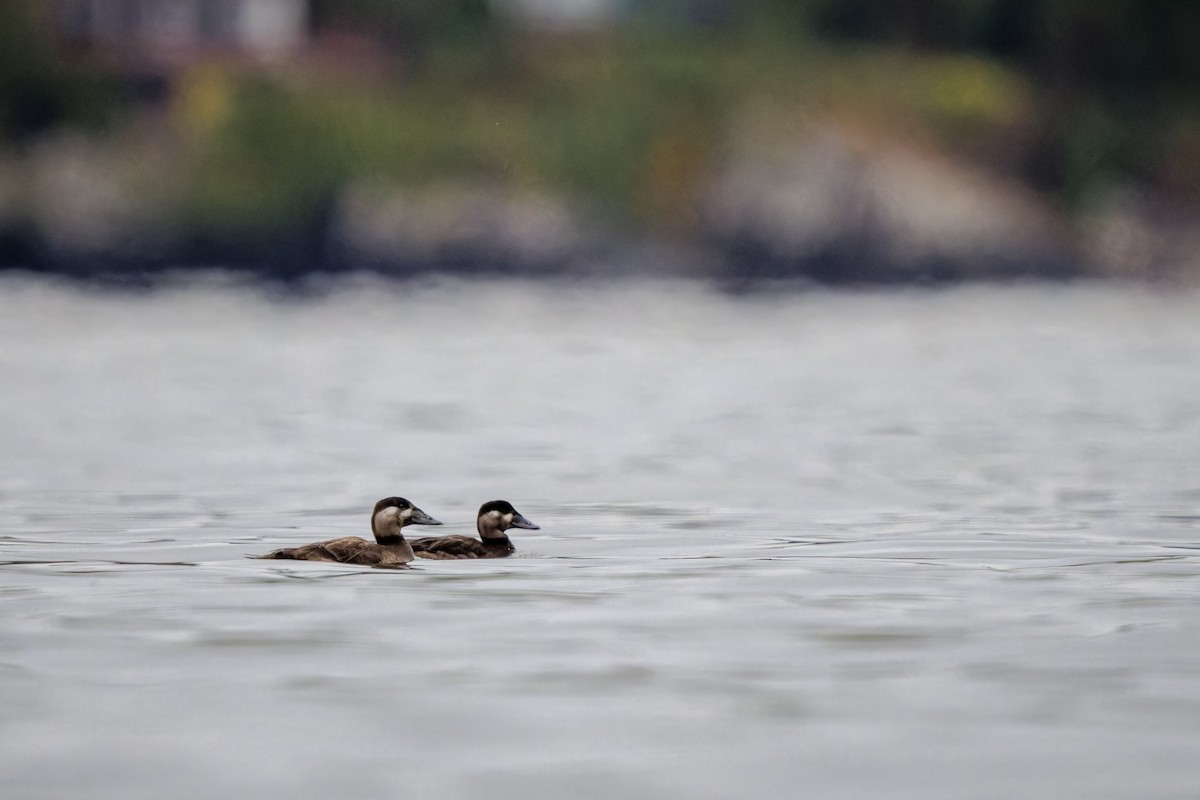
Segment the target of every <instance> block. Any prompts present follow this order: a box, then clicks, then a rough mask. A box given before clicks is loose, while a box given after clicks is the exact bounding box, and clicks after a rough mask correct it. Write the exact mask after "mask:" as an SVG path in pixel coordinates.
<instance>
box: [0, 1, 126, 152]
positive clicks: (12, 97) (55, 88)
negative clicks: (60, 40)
mask: <svg viewBox="0 0 1200 800" xmlns="http://www.w3.org/2000/svg"><path fill="white" fill-rule="evenodd" d="M37 14H38V6H37V5H35V3H34V2H32V0H7V2H0V135H2V136H3V137H4V138H6V139H9V140H20V139H25V138H27V137H29V136H31V135H35V134H37V133H39V132H41V131H43V130H46V129H47V128H50V127H52V126H54V125H57V124H62V123H73V124H79V125H89V126H94V125H98V124H102V123H104V122H106V121H108V120H109V119H110V117H111V116H112V114H113V112H114V111H115V107H116V104H117V100H118V92H117V81H116V80H115V79H114V78H113V77H112V76H108V75H103V74H96V73H92V72H89V71H85V70H82V69H78V68H74V67H72V66H69V65H66V64H64V63H62V62H61V61H60V60H58V59H57V58H55V57H54V55H53V53H51V52H50V51H49V50H48V48H47V47H46V44H45V37H44V36H43V35H42V30H41V28H40V26H39V19H38V16H37Z"/></svg>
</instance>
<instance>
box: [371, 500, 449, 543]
mask: <svg viewBox="0 0 1200 800" xmlns="http://www.w3.org/2000/svg"><path fill="white" fill-rule="evenodd" d="M441 524H442V523H440V522H438V521H437V520H436V519H434V518H433V517H431V516H429V515H428V514H426V513H425V512H424V511H422V510H421V509H419V508H417V507H416V506H414V505H413V504H412V503H410V502H408V501H407V500H405V499H404V498H403V497H385V498H383V499H382V500H380V501H379V502H378V503H376V504H375V510H374V511H372V512H371V533H373V534H375V541H377V542H379V543H380V544H400V543H401V542H403V541H404V533H403V528H404V526H405V525H441Z"/></svg>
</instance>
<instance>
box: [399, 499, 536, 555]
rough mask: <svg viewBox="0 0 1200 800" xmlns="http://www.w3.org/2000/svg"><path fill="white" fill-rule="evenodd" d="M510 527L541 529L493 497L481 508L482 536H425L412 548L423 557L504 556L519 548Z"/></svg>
mask: <svg viewBox="0 0 1200 800" xmlns="http://www.w3.org/2000/svg"><path fill="white" fill-rule="evenodd" d="M509 528H527V529H529V530H535V531H536V530H539V528H538V526H537V525H534V524H533V523H532V522H530V521H529V520H527V519H525V517H523V516H521V514H520V513H519V512H518V511H517V510H516V509H515V508H513V507H512V504H511V503H509V502H507V501H505V500H492V501H491V502H490V503H484V504H483V505H481V506H480V507H479V517H478V518H477V519H476V520H475V529H476V530H478V531H479V538H478V539H475V538H473V537H470V536H425V537H422V538H420V539H413V540H412V542H411V544H412V549H413V551H414V552H415V553H416V554H417V555H418V556H419V557H421V558H504V557H505V556H508V555H512V554H513V552H515V551H516V548H515V547H513V543H512V542H511V541H510V540H509V538H508V534H506V533H505V531H506V530H508V529H509Z"/></svg>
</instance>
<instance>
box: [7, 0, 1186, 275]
mask: <svg viewBox="0 0 1200 800" xmlns="http://www.w3.org/2000/svg"><path fill="white" fill-rule="evenodd" d="M0 100H2V102H0V266H2V267H5V268H22V269H32V270H44V271H52V272H66V273H72V274H83V275H88V276H104V277H108V278H120V277H122V276H124V277H131V276H144V275H146V274H148V273H153V272H154V271H156V270H160V269H163V268H168V267H170V268H178V267H190V266H206V267H209V266H220V267H229V268H237V269H247V270H252V271H255V272H262V273H264V274H269V275H273V276H282V277H295V276H301V275H307V274H311V273H314V272H339V271H348V270H374V271H379V272H383V273H386V274H397V275H403V274H410V273H415V272H426V271H430V270H436V271H442V272H450V273H481V272H495V271H502V272H508V273H514V272H516V273H530V274H588V275H595V274H602V275H607V274H614V273H631V272H632V273H637V274H650V275H671V274H686V275H699V276H703V277H717V278H726V279H731V280H754V279H760V278H800V279H811V280H815V281H818V282H822V283H831V284H840V283H863V282H908V281H923V282H929V281H942V280H957V279H978V278H984V279H990V278H1003V277H1012V276H1047V277H1060V276H1077V275H1085V276H1093V275H1105V276H1116V277H1121V278H1136V279H1168V280H1191V281H1194V280H1195V279H1196V277H1197V276H1200V215H1198V213H1197V211H1198V209H1200V6H1198V5H1197V4H1194V3H1188V2H1170V1H1169V0H1155V2H1142V1H1141V0H1046V1H1045V2H1035V1H1034V0H841V1H835V0H753V1H752V2H736V3H735V2H731V1H730V0H644V2H629V1H628V0H446V1H445V2H437V3H432V2H420V1H418V0H41V1H39V2H34V0H5V2H4V3H3V4H0Z"/></svg>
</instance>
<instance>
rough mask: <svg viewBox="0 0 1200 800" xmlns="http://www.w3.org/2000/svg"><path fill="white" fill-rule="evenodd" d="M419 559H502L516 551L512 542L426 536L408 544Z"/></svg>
mask: <svg viewBox="0 0 1200 800" xmlns="http://www.w3.org/2000/svg"><path fill="white" fill-rule="evenodd" d="M410 544H411V545H412V548H413V552H415V553H416V554H417V555H418V556H419V557H421V558H435V559H449V558H504V557H505V556H510V555H512V554H513V553H515V552H516V551H517V548H515V547H513V543H512V540H511V539H509V538H508V537H507V536H505V537H504V538H503V539H484V540H480V539H476V538H475V537H473V536H426V537H423V538H421V539H413V540H412V542H410Z"/></svg>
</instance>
